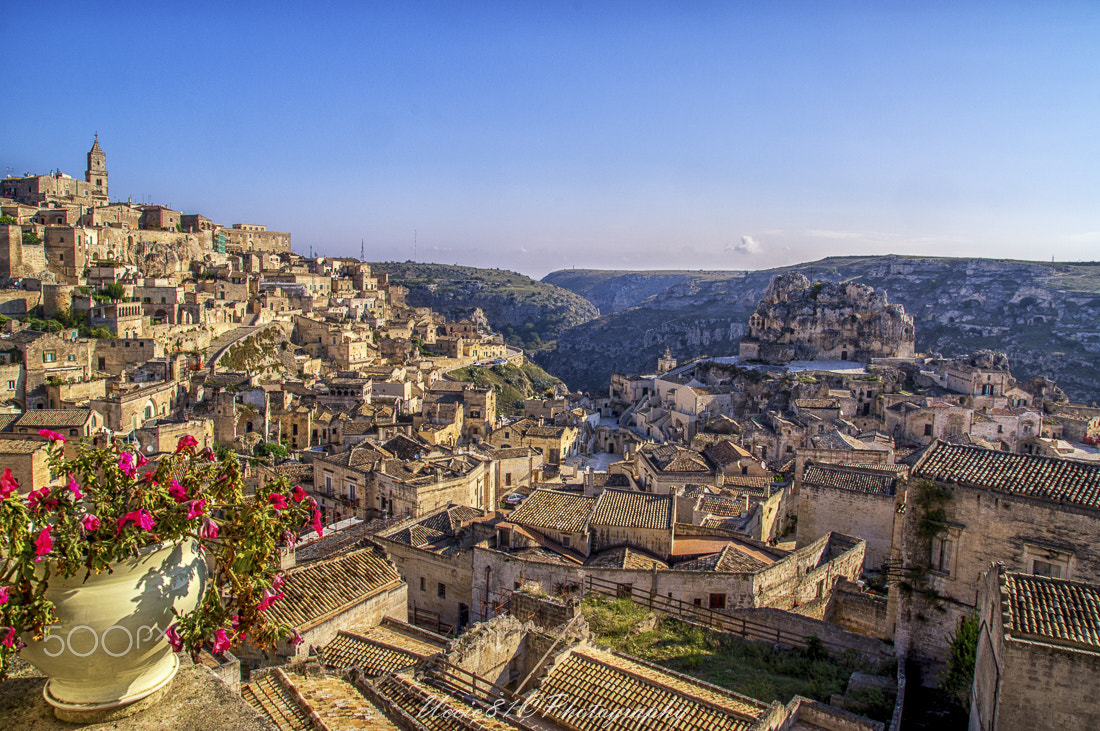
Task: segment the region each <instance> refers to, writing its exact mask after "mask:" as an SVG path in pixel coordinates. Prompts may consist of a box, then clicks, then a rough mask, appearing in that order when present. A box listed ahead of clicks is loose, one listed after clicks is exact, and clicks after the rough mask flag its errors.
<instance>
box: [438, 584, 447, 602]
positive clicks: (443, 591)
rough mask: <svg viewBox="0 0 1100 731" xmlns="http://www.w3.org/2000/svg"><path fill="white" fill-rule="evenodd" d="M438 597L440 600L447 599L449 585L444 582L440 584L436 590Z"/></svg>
mask: <svg viewBox="0 0 1100 731" xmlns="http://www.w3.org/2000/svg"><path fill="white" fill-rule="evenodd" d="M436 596H438V597H439V598H440V599H446V598H447V585H446V584H444V583H443V582H439V586H438V587H437V588H436Z"/></svg>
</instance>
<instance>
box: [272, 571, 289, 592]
mask: <svg viewBox="0 0 1100 731" xmlns="http://www.w3.org/2000/svg"><path fill="white" fill-rule="evenodd" d="M285 582H286V577H285V576H283V575H282V574H275V576H274V577H273V578H272V579H271V587H272V588H273V589H282V588H283V584H284V583H285Z"/></svg>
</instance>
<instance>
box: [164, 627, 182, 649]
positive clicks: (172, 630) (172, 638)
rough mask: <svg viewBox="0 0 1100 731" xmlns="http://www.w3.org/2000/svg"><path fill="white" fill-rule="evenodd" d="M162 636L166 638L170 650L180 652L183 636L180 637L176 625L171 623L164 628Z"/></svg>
mask: <svg viewBox="0 0 1100 731" xmlns="http://www.w3.org/2000/svg"><path fill="white" fill-rule="evenodd" d="M164 636H165V637H166V638H168V644H169V645H171V646H172V652H180V651H182V650H183V638H182V637H180V633H179V632H177V631H176V625H172V626H171V627H169V628H168V629H167V630H165V632H164Z"/></svg>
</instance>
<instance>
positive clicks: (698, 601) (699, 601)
mask: <svg viewBox="0 0 1100 731" xmlns="http://www.w3.org/2000/svg"><path fill="white" fill-rule="evenodd" d="M691 603H692V604H694V605H695V606H697V607H701V606H703V599H702V598H701V597H695V598H694V599H692V600H691Z"/></svg>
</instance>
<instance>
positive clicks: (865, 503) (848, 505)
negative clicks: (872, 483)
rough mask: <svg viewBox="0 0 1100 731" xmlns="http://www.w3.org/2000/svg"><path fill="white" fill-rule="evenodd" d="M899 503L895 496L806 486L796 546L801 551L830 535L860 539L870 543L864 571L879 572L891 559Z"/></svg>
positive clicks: (802, 489) (800, 504)
mask: <svg viewBox="0 0 1100 731" xmlns="http://www.w3.org/2000/svg"><path fill="white" fill-rule="evenodd" d="M902 497H904V496H902ZM897 502H898V498H897V496H895V495H870V494H867V493H862V492H857V491H854V490H845V489H841V488H835V487H826V486H823V485H808V484H803V485H802V488H801V491H800V498H799V501H798V544H797V545H798V546H799V547H800V548H801V547H802V546H805V545H808V544H809V543H811V542H813V541H815V540H817V539H818V538H820V537H821V536H823V535H826V534H827V533H829V532H830V531H837V532H839V533H845V534H847V535H853V536H859V537H860V538H862V539H863V540H864V541H866V542H867V552H866V555H865V556H864V567H865V568H867V569H877V568H878V567H880V566H881V565H882V563H883V561H885V560H886V559H888V558H890V555H891V549H892V547H893V542H894V520H895V517H896V518H898V519H901V517H902V516H899V515H897V510H896V506H897ZM902 503H903V504H904V500H902Z"/></svg>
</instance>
